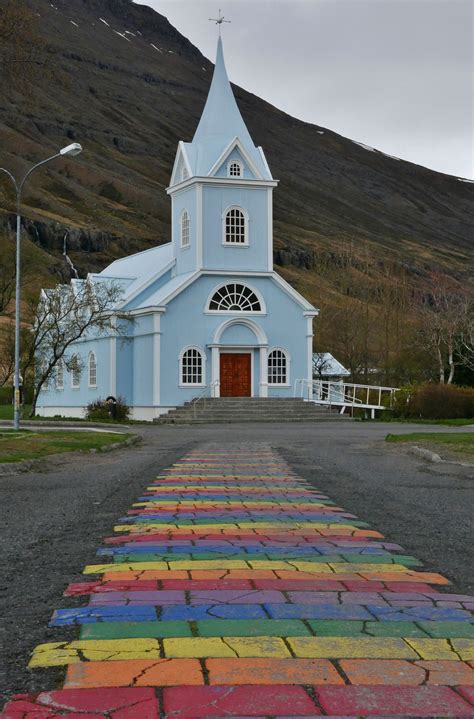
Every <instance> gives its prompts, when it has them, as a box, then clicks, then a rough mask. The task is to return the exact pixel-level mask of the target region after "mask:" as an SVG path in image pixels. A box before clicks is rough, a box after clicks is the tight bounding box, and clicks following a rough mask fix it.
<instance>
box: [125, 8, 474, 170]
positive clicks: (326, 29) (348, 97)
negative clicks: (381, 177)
mask: <svg viewBox="0 0 474 719" xmlns="http://www.w3.org/2000/svg"><path fill="white" fill-rule="evenodd" d="M136 1H138V0H136ZM139 2H140V4H146V5H150V6H151V7H153V8H154V9H156V10H157V11H158V12H160V13H161V14H162V15H165V16H166V17H167V18H168V20H169V21H170V22H171V23H172V25H174V26H175V27H176V28H177V29H178V30H179V31H180V32H181V33H183V35H185V36H186V37H188V38H189V39H190V40H191V42H193V43H194V44H195V45H196V46H197V47H199V49H200V50H201V51H202V52H203V53H204V54H205V55H206V56H207V57H209V58H210V59H211V60H213V59H214V53H215V45H216V36H217V30H216V27H215V25H213V24H212V23H210V22H208V18H209V17H216V13H217V12H218V8H219V4H220V3H219V2H218V1H217V2H210V1H209V0H139ZM221 7H222V8H223V13H224V15H225V16H228V17H229V19H231V20H232V24H231V25H224V26H223V36H224V46H225V54H226V63H227V68H228V71H229V75H230V77H231V79H232V81H233V82H235V83H237V84H238V85H241V86H242V87H244V88H246V89H247V90H249V91H250V92H253V93H255V94H256V95H259V96H260V97H263V98H264V99H265V100H267V101H269V102H271V103H272V104H273V105H276V106H277V107H279V108H280V109H282V110H284V111H285V112H288V113H289V114H291V115H294V116H295V117H298V118H300V119H302V120H305V121H306V122H311V123H315V124H317V125H322V126H324V127H327V128H329V129H331V130H334V131H336V132H339V133H340V134H342V135H344V136H346V137H349V138H351V139H354V140H357V141H359V142H363V143H365V144H367V145H371V146H373V147H376V148H378V149H380V150H383V151H384V152H387V153H388V154H390V155H395V156H398V157H402V158H404V159H407V160H410V161H411V162H416V163H418V164H420V165H425V166H426V167H430V168H432V169H435V170H438V171H440V172H446V173H449V174H454V175H458V176H460V177H470V178H472V177H473V175H474V167H473V126H474V123H473V117H474V111H473V83H472V81H473V64H472V61H473V15H474V5H473V3H472V2H471V0H227V1H226V2H225V3H224V2H222V3H221Z"/></svg>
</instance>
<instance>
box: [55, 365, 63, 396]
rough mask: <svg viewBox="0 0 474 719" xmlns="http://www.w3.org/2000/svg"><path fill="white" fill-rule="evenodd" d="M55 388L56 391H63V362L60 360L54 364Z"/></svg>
mask: <svg viewBox="0 0 474 719" xmlns="http://www.w3.org/2000/svg"><path fill="white" fill-rule="evenodd" d="M54 384H55V387H56V389H57V390H63V389H64V362H63V361H62V359H60V360H58V362H57V364H56V372H55V383H54Z"/></svg>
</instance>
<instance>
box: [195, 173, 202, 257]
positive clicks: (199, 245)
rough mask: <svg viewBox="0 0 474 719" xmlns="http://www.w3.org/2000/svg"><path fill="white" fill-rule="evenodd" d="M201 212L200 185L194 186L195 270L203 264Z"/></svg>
mask: <svg viewBox="0 0 474 719" xmlns="http://www.w3.org/2000/svg"><path fill="white" fill-rule="evenodd" d="M202 223H203V211H202V185H196V234H195V237H196V269H197V270H201V269H202V263H203V255H204V248H203V227H202Z"/></svg>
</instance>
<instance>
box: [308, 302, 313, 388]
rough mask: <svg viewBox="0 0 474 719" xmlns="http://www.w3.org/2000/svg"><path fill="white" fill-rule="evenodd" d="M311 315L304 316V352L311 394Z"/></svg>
mask: <svg viewBox="0 0 474 719" xmlns="http://www.w3.org/2000/svg"><path fill="white" fill-rule="evenodd" d="M313 337H314V332H313V317H310V316H308V317H306V353H307V358H306V361H307V370H306V371H307V378H308V381H309V382H310V383H311V390H310V392H311V396H312V392H313Z"/></svg>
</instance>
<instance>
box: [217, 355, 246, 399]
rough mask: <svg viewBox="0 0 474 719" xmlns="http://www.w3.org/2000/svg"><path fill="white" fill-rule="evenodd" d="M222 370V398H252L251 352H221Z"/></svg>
mask: <svg viewBox="0 0 474 719" xmlns="http://www.w3.org/2000/svg"><path fill="white" fill-rule="evenodd" d="M220 370H221V373H220V374H221V376H220V395H221V397H251V395H252V386H251V381H252V369H251V354H250V352H235V353H232V352H221V354H220Z"/></svg>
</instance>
